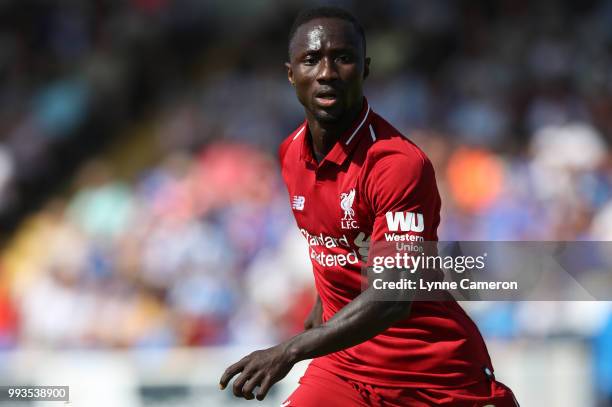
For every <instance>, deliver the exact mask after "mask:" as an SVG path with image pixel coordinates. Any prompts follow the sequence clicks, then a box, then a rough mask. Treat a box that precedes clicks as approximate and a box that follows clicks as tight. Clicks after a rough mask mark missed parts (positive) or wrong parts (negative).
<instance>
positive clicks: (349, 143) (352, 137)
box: [300, 97, 372, 166]
mask: <svg viewBox="0 0 612 407" xmlns="http://www.w3.org/2000/svg"><path fill="white" fill-rule="evenodd" d="M363 102H364V103H363V108H362V109H361V112H360V113H359V116H358V117H357V119H355V121H354V122H353V124H352V125H351V127H350V128H349V129H348V130H346V131H345V132H344V133H343V134H342V136H341V137H340V138H339V139H338V141H337V142H336V144H334V146H333V147H332V149H331V150H330V151H329V152H328V153H327V155H326V156H325V158H324V159H323V160H322V161H321V162H320V163H318V164H317V162H316V160H315V159H314V157H313V155H312V148H311V147H310V142H309V135H308V132H309V130H308V122H305V123H304V130H306V131H302V132H303V133H306V134H304V137H303V139H302V148H301V153H300V157H301V158H302V160H304V161H307V162H312V163H314V164H315V165H318V166H321V165H322V164H323V163H324V162H325V161H329V162H332V163H334V164H336V165H342V163H344V161H345V160H346V158H347V157H348V156H349V155H350V153H351V152H352V151H353V150H354V148H355V146H356V145H357V144H358V143H359V138H360V134H359V133H361V132H362V131H363V129H365V128H367V125H366V124H367V122H368V120H369V118H370V115H371V114H370V113H371V112H372V109H371V108H370V104H369V103H368V100H367V99H366V98H365V97H364V98H363Z"/></svg>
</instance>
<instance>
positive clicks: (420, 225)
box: [385, 212, 425, 232]
mask: <svg viewBox="0 0 612 407" xmlns="http://www.w3.org/2000/svg"><path fill="white" fill-rule="evenodd" d="M385 216H386V217H387V227H388V228H389V230H390V231H392V232H397V231H398V229H399V230H401V231H402V232H422V231H423V230H425V221H424V220H423V214H422V213H412V212H387V213H386V214H385Z"/></svg>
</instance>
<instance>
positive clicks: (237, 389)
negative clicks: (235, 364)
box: [232, 372, 250, 397]
mask: <svg viewBox="0 0 612 407" xmlns="http://www.w3.org/2000/svg"><path fill="white" fill-rule="evenodd" d="M249 379H250V377H249V375H248V374H247V373H245V372H242V374H241V375H240V376H238V377H237V378H236V380H234V385H233V386H232V391H233V392H234V396H236V397H243V394H242V388H243V387H244V384H245V383H246V381H247V380H249Z"/></svg>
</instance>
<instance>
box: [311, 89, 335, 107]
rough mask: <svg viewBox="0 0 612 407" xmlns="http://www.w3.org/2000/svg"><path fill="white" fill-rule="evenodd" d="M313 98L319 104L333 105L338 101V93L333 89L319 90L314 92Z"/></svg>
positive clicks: (324, 105)
mask: <svg viewBox="0 0 612 407" xmlns="http://www.w3.org/2000/svg"><path fill="white" fill-rule="evenodd" d="M315 100H316V102H317V104H318V105H320V106H323V107H329V106H333V105H334V104H336V103H337V102H338V93H337V92H336V91H335V90H323V91H319V92H317V93H316V94H315Z"/></svg>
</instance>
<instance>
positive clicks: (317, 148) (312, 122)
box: [306, 103, 363, 162]
mask: <svg viewBox="0 0 612 407" xmlns="http://www.w3.org/2000/svg"><path fill="white" fill-rule="evenodd" d="M362 108H363V103H361V104H359V105H358V108H357V109H355V110H353V111H351V112H347V114H346V115H345V118H342V119H341V120H338V121H335V122H332V123H330V122H321V121H319V120H317V119H316V117H314V115H312V114H311V113H309V112H307V114H306V121H307V122H308V129H309V130H310V137H311V145H312V152H313V155H314V157H315V159H316V160H317V162H321V160H323V158H325V156H326V155H327V153H329V151H330V150H331V149H332V148H333V146H334V144H336V142H337V141H338V139H339V138H340V137H342V134H343V133H344V132H345V131H347V130H348V129H349V128H350V127H351V125H352V124H353V122H354V121H355V120H356V119H357V117H358V116H359V113H360V112H361V109H362Z"/></svg>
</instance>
